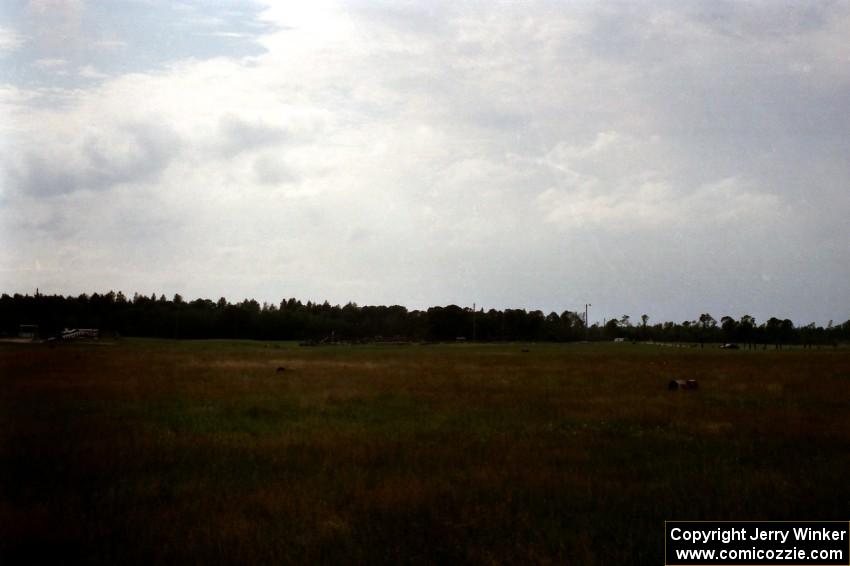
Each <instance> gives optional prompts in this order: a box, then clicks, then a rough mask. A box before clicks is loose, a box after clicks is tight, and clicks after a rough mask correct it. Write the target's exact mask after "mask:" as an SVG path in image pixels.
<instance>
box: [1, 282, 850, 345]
mask: <svg viewBox="0 0 850 566" xmlns="http://www.w3.org/2000/svg"><path fill="white" fill-rule="evenodd" d="M27 324H37V325H38V326H39V334H40V336H41V337H49V336H53V335H56V334H57V333H59V332H60V331H61V330H62V329H64V328H99V329H101V330H102V331H104V332H114V333H117V334H119V335H125V336H149V337H163V338H251V339H264V340H310V341H336V340H381V339H383V340H440V341H445V340H457V339H459V338H462V339H465V340H479V341H559V342H561V341H575V340H584V339H589V340H612V339H616V338H622V339H625V340H655V341H664V342H695V343H696V342H739V343H743V344H776V345H781V344H835V343H838V342H841V341H848V340H850V320H848V321H847V322H844V323H843V324H840V325H836V326H833V325H832V323H831V322H830V324H828V325H827V326H826V327H825V328H824V327H821V326H816V325H815V324H814V323H812V324H809V325H807V326H794V324H793V323H792V322H791V321H790V320H788V319H784V320H780V319H778V318H770V319H769V320H767V321H765V322H763V323H761V324H758V323H757V322H756V320H755V319H754V318H753V317H751V316H748V315H744V316H742V317H740V318H739V319H735V318H732V317H729V316H724V317H722V318H721V319H720V320H719V321H718V320H716V319H715V318H714V317H712V316H711V315H710V314H707V313H704V314H702V315H700V316H699V318H698V319H696V320H693V321H684V322H681V323H674V322H664V323H657V324H650V323H649V317H648V316H647V315H642V316H641V319H640V322H638V323H636V324H634V323H632V321H631V320H630V318H629V317H628V316H625V315H624V316H623V317H622V318H620V319H615V320H609V321H607V322H606V323H605V324H604V325H601V326H600V325H596V324H594V325H592V326H591V327H590V328H585V324H584V320H583V317H582V316H580V315H579V314H578V313H575V312H571V311H564V312H562V313H561V314H558V313H555V312H552V313H549V314H548V315H546V314H544V313H543V312H542V311H539V310H534V311H526V310H520V309H506V310H502V311H500V310H494V309H491V310H488V311H484V310H478V311H473V310H472V309H470V308H461V307H458V306H456V305H449V306H446V307H432V308H429V309H428V310H427V311H420V310H413V311H410V310H408V309H406V308H405V307H402V306H397V305H395V306H389V307H386V306H358V305H356V304H354V303H348V304H347V305H345V306H339V305H335V306H332V305H330V304H329V303H327V302H324V303H322V304H319V303H314V302H309V301H308V302H307V303H306V304H305V303H302V302H301V301H298V300H295V299H288V300H284V301H281V303H280V304H279V305H273V304H262V305H260V304H259V303H258V302H257V301H254V300H250V299H246V300H244V301H242V302H239V303H230V302H228V301H227V300H225V299H224V298H221V299H219V300H218V301H216V302H214V301H211V300H208V299H197V300H194V301H191V302H187V301H185V300H184V299H183V298H182V297H181V296H180V295H175V296H174V297H173V298H172V299H170V300H169V299H166V297H165V296H162V295H160V296H159V297H157V296H156V295H152V296H150V297H147V296H144V295H139V294H136V295H135V296H134V297H132V298H128V297H126V296H124V294H123V293H121V292H118V293H114V292H111V291H110V292H109V293H105V294H98V293H94V294H92V295H90V296H89V295H80V296H79V297H63V296H61V295H35V296H30V295H19V294H16V295H14V296H10V295H7V294H3V295H2V297H0V333H2V334H3V335H5V336H15V335H17V334H18V332H19V330H20V328H21V325H27Z"/></svg>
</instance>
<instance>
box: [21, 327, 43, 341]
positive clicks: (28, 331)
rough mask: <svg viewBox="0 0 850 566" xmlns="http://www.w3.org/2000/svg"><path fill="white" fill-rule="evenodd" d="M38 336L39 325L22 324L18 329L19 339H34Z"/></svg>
mask: <svg viewBox="0 0 850 566" xmlns="http://www.w3.org/2000/svg"><path fill="white" fill-rule="evenodd" d="M37 336H38V325H37V324H22V325H20V326H19V327H18V338H30V339H34V338H36V337H37Z"/></svg>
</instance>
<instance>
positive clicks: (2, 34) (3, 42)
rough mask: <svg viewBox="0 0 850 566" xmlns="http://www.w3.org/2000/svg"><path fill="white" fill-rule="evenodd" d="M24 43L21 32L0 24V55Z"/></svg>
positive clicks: (16, 48) (14, 49) (18, 47)
mask: <svg viewBox="0 0 850 566" xmlns="http://www.w3.org/2000/svg"><path fill="white" fill-rule="evenodd" d="M23 44H24V38H23V36H21V34H19V33H17V32H16V31H14V30H11V29H9V28H7V27H3V26H0V57H2V56H3V55H5V54H7V53H11V52H13V51H16V50H18V49H20V47H21V45H23Z"/></svg>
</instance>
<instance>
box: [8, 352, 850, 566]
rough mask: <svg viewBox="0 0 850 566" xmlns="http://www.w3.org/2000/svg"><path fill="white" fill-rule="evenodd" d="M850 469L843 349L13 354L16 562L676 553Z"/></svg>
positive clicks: (596, 557) (794, 500)
mask: <svg viewBox="0 0 850 566" xmlns="http://www.w3.org/2000/svg"><path fill="white" fill-rule="evenodd" d="M523 350H527V351H523ZM278 368H284V369H283V370H282V371H279V370H278ZM672 378H689V379H696V380H698V381H699V390H697V391H678V392H670V391H668V390H667V383H668V381H669V380H670V379H672ZM848 470H850V350H848V349H846V348H838V349H832V348H829V349H823V350H784V351H774V350H772V349H771V350H766V351H763V350H758V351H746V350H739V351H726V350H720V349H718V348H717V347H716V346H715V347H708V346H707V347H706V348H705V349H700V348H681V349H680V348H667V347H660V346H653V345H644V344H628V343H627V344H610V343H605V344H525V345H520V344H493V345H483V344H482V345H478V344H446V345H405V346H391V345H386V346H328V347H313V348H307V347H299V346H298V345H296V344H292V343H266V342H247V341H245V342H230V341H160V340H141V339H123V340H118V341H115V342H109V341H107V340H102V341H100V342H92V343H87V344H84V343H78V344H59V345H58V346H56V347H55V348H50V347H48V346H47V345H45V344H2V345H0V474H2V475H0V493H2V495H0V552H2V554H0V562H2V563H4V564H20V563H72V562H74V563H77V562H85V563H92V564H113V563H120V564H133V563H136V564H141V563H144V564H147V563H172V564H174V563H188V564H216V563H245V564H250V563H266V564H272V563H311V564H314V563H328V564H330V563H359V564H381V563H409V564H450V563H475V564H481V563H485V564H488V563H517V564H519V563H521V564H537V563H540V564H547V563H558V564H582V565H593V564H654V565H658V564H662V563H663V544H664V538H663V537H664V531H663V529H664V524H663V522H664V520H665V519H679V520H688V519H690V520H700V519H705V520H723V519H729V520H733V519H734V520H761V519H777V520H778V519H799V520H804V519H807V520H830V519H834V520H847V519H848V512H850V482H848V477H850V476H849V475H848Z"/></svg>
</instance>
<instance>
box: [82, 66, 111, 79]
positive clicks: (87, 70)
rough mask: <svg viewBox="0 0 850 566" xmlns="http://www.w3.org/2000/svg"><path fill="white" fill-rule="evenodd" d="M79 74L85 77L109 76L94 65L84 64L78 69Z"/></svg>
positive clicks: (103, 77) (102, 77)
mask: <svg viewBox="0 0 850 566" xmlns="http://www.w3.org/2000/svg"><path fill="white" fill-rule="evenodd" d="M77 74H78V75H80V76H81V77H83V78H85V79H105V78H106V77H108V76H109V75H107V74H106V73H101V72H100V71H98V70H97V69H96V68H95V66H94V65H83V66H82V67H80V68H79V69H77Z"/></svg>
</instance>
